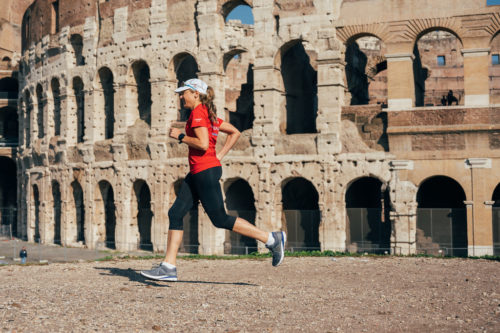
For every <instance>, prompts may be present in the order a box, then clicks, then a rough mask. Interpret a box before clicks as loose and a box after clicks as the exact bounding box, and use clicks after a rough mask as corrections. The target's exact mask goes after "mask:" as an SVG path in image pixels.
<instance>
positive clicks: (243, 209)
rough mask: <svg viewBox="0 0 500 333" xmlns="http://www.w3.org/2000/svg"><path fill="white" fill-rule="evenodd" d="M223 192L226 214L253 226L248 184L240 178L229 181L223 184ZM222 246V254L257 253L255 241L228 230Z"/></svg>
mask: <svg viewBox="0 0 500 333" xmlns="http://www.w3.org/2000/svg"><path fill="white" fill-rule="evenodd" d="M224 192H225V197H226V208H227V212H228V214H229V215H232V216H237V217H241V218H243V219H245V220H247V221H248V222H250V223H252V224H253V225H255V218H256V215H257V211H256V209H255V197H254V194H253V191H252V188H251V187H250V185H249V184H248V182H247V181H246V180H244V179H242V178H234V179H229V180H227V181H226V182H225V183H224ZM224 245H225V246H224V253H227V254H248V253H252V252H256V251H257V242H256V241H255V239H253V238H249V237H245V236H242V235H240V234H237V233H235V232H231V231H229V230H227V231H226V242H225V243H224Z"/></svg>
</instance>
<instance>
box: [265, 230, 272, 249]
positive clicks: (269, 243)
mask: <svg viewBox="0 0 500 333" xmlns="http://www.w3.org/2000/svg"><path fill="white" fill-rule="evenodd" d="M273 244H274V237H273V233H272V232H270V233H269V238H268V239H267V242H266V245H267V246H272V245H273Z"/></svg>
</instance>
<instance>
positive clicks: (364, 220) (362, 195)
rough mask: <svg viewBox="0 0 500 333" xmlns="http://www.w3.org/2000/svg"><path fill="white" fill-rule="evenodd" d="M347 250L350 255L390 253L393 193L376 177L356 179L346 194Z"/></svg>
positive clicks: (348, 187)
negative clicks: (391, 196) (352, 253)
mask: <svg viewBox="0 0 500 333" xmlns="http://www.w3.org/2000/svg"><path fill="white" fill-rule="evenodd" d="M345 207H346V213H347V214H346V248H347V250H348V251H349V252H371V253H385V252H386V251H387V252H389V251H390V245H391V222H390V219H389V211H390V205H389V191H387V190H386V185H385V184H384V183H383V182H382V181H381V180H379V179H378V178H375V177H361V178H358V179H355V180H353V181H352V182H351V183H350V184H349V185H348V186H347V190H346V193H345Z"/></svg>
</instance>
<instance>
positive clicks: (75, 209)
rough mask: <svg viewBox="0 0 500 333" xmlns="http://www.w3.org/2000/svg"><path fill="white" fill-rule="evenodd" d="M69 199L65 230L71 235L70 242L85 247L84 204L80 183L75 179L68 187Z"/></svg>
mask: <svg viewBox="0 0 500 333" xmlns="http://www.w3.org/2000/svg"><path fill="white" fill-rule="evenodd" d="M70 188H71V189H70V191H71V199H70V200H69V202H68V208H69V209H68V212H67V213H66V219H67V221H68V223H67V228H68V230H71V231H70V234H71V240H72V241H73V242H76V243H80V244H82V245H85V243H86V241H85V203H84V196H83V189H82V186H81V185H80V183H79V182H78V181H77V180H76V179H75V180H73V181H72V182H71V185H70Z"/></svg>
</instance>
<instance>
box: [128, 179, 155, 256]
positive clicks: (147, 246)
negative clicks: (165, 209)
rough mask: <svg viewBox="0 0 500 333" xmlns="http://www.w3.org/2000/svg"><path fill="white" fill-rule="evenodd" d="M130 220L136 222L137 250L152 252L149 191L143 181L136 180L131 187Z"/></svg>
mask: <svg viewBox="0 0 500 333" xmlns="http://www.w3.org/2000/svg"><path fill="white" fill-rule="evenodd" d="M132 192H133V200H134V199H135V200H134V201H135V202H132V203H131V207H132V209H133V212H132V218H133V219H135V220H136V222H137V230H138V232H139V239H138V248H140V249H142V250H146V251H153V243H152V242H151V227H152V220H153V211H152V210H151V191H150V190H149V186H148V184H147V183H146V181H145V180H142V179H138V180H136V181H135V182H134V185H133V191H132Z"/></svg>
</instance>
